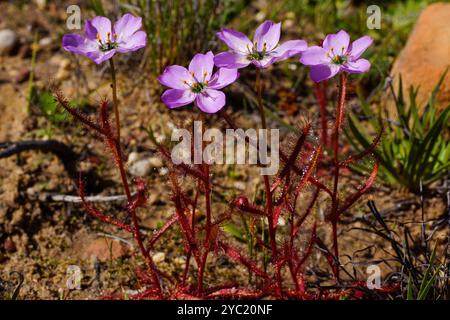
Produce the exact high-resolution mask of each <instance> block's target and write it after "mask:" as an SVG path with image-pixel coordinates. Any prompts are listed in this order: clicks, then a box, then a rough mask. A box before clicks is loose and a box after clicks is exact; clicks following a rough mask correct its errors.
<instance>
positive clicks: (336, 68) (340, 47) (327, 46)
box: [300, 30, 373, 82]
mask: <svg viewBox="0 0 450 320" xmlns="http://www.w3.org/2000/svg"><path fill="white" fill-rule="evenodd" d="M372 42H373V40H372V38H371V37H369V36H364V37H362V38H359V39H358V40H355V41H353V43H351V44H350V36H349V35H348V33H347V32H345V31H344V30H341V31H339V32H338V33H336V34H329V35H327V37H326V38H325V40H324V41H323V45H322V47H319V46H313V47H309V48H308V49H306V51H305V52H303V53H302V57H301V59H300V62H301V63H303V64H304V65H307V66H311V69H310V76H311V79H312V80H313V81H314V82H320V81H322V80H326V79H330V78H332V77H334V76H335V75H336V74H338V73H339V72H342V71H344V72H348V73H363V72H366V71H367V70H369V68H370V62H369V61H367V60H366V59H360V58H359V57H360V56H361V55H362V54H363V52H364V51H366V49H367V48H368V47H369V46H370V45H371V44H372Z"/></svg>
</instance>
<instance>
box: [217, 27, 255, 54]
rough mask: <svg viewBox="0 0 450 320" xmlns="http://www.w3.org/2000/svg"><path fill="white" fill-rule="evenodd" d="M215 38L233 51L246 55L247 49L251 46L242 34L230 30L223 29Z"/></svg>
mask: <svg viewBox="0 0 450 320" xmlns="http://www.w3.org/2000/svg"><path fill="white" fill-rule="evenodd" d="M216 35H217V37H218V38H219V39H220V40H222V41H223V42H225V44H226V45H227V46H228V47H229V48H230V49H231V50H234V51H237V52H241V53H246V52H248V48H251V47H252V46H253V44H252V42H251V41H250V40H249V38H247V36H246V35H245V34H243V33H242V32H238V31H235V30H232V29H228V28H224V29H223V30H222V31H220V32H217V34H216Z"/></svg>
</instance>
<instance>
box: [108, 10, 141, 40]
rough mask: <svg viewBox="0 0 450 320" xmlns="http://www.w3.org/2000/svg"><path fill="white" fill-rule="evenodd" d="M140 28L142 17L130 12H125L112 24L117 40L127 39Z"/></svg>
mask: <svg viewBox="0 0 450 320" xmlns="http://www.w3.org/2000/svg"><path fill="white" fill-rule="evenodd" d="M141 28H142V18H141V17H135V16H133V15H132V14H129V13H127V14H125V15H124V16H123V17H122V18H120V19H119V20H117V22H116V23H115V24H114V32H115V33H116V34H117V41H118V42H121V41H127V40H129V38H130V37H132V36H133V34H135V33H136V32H138V31H139V30H140V29H141Z"/></svg>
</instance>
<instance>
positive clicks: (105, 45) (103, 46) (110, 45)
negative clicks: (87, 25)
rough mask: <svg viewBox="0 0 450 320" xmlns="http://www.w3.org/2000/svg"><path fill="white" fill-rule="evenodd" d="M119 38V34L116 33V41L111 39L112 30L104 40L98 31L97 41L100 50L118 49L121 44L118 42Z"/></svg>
mask: <svg viewBox="0 0 450 320" xmlns="http://www.w3.org/2000/svg"><path fill="white" fill-rule="evenodd" d="M116 40H117V34H116V33H114V41H112V40H111V32H108V35H107V38H106V41H102V39H101V38H100V34H99V33H97V41H98V44H99V47H100V50H101V51H103V52H107V51H111V50H113V49H116V48H117V47H118V46H119V45H118V44H117V42H116Z"/></svg>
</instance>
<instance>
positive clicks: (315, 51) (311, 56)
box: [300, 46, 330, 66]
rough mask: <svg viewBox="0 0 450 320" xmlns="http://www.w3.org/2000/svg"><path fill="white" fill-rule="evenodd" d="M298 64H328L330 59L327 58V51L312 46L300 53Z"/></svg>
mask: <svg viewBox="0 0 450 320" xmlns="http://www.w3.org/2000/svg"><path fill="white" fill-rule="evenodd" d="M300 62H301V63H303V64H304V65H307V66H316V65H319V64H326V63H329V62H330V58H328V57H327V51H326V50H325V49H324V48H322V47H318V46H313V47H309V48H308V49H306V51H305V52H303V53H302V57H301V58H300Z"/></svg>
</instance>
